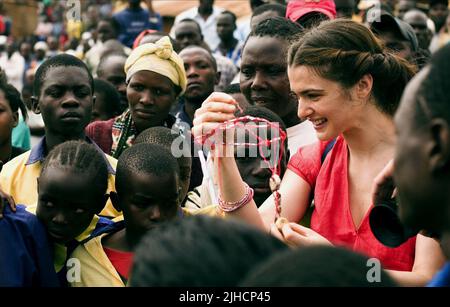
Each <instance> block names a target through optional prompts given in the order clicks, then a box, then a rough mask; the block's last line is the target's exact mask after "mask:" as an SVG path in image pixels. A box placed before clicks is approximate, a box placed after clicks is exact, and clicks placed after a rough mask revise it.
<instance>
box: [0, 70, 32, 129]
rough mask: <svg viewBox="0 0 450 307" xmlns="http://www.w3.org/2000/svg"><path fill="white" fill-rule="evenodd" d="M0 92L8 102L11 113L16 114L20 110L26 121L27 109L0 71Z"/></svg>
mask: <svg viewBox="0 0 450 307" xmlns="http://www.w3.org/2000/svg"><path fill="white" fill-rule="evenodd" d="M0 90H1V91H2V92H3V94H4V96H5V100H6V101H7V102H8V104H9V106H10V108H11V111H13V112H17V111H19V109H20V112H21V113H22V117H23V120H26V119H27V108H26V107H25V104H24V103H23V100H22V98H21V95H20V93H19V91H18V90H17V89H16V88H15V87H14V86H13V85H11V84H10V83H8V80H7V77H6V74H5V73H4V71H3V70H1V69H0Z"/></svg>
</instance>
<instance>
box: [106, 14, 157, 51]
mask: <svg viewBox="0 0 450 307" xmlns="http://www.w3.org/2000/svg"><path fill="white" fill-rule="evenodd" d="M114 19H115V20H116V21H117V22H118V23H119V25H120V31H119V37H118V39H119V41H120V42H121V43H122V44H124V45H125V46H127V47H129V48H131V47H132V46H133V43H134V40H135V39H136V37H137V36H138V35H139V33H141V32H142V31H144V30H147V29H153V30H157V31H161V29H162V18H161V16H160V15H159V14H157V13H155V15H154V16H151V17H150V14H149V12H148V11H147V10H144V9H140V10H130V9H125V10H123V11H121V12H119V13H117V14H115V15H114Z"/></svg>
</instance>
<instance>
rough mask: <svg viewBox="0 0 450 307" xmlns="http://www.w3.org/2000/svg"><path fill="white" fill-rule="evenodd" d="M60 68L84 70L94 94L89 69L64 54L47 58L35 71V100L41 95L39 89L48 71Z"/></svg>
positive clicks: (71, 56) (82, 63)
mask: <svg viewBox="0 0 450 307" xmlns="http://www.w3.org/2000/svg"><path fill="white" fill-rule="evenodd" d="M61 66H62V67H70V66H74V67H79V68H81V69H84V70H86V72H87V74H88V77H89V83H90V84H91V88H92V94H93V93H94V78H93V77H92V74H91V72H90V71H89V68H88V67H87V66H86V64H85V63H84V62H83V61H82V60H80V59H79V58H77V57H74V56H73V55H70V54H65V53H64V54H58V55H56V56H54V57H51V58H49V59H48V60H46V61H44V63H42V65H41V66H39V68H38V69H37V71H36V75H35V78H34V83H33V95H34V96H35V97H36V98H39V96H40V95H41V87H42V84H43V83H44V80H45V78H46V76H47V73H48V71H49V70H50V69H51V68H56V67H61Z"/></svg>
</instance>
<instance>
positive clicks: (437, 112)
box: [418, 45, 450, 123]
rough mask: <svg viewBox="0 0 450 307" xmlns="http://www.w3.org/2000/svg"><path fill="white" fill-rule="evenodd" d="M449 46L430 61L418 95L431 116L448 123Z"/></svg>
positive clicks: (449, 108) (449, 110)
mask: <svg viewBox="0 0 450 307" xmlns="http://www.w3.org/2000/svg"><path fill="white" fill-rule="evenodd" d="M449 57H450V45H447V46H445V47H442V48H441V49H440V50H438V51H437V52H436V53H435V54H434V55H433V57H432V58H431V61H430V65H429V68H430V71H429V72H428V75H427V77H426V78H425V79H424V80H423V81H422V84H421V85H420V87H419V91H418V95H419V97H422V98H423V100H424V101H425V103H426V104H427V107H428V109H429V111H430V113H431V116H438V117H441V118H444V119H445V120H446V121H447V122H448V123H450V104H449V100H448V89H449V88H450V61H449V60H448V59H449ZM422 112H423V111H422Z"/></svg>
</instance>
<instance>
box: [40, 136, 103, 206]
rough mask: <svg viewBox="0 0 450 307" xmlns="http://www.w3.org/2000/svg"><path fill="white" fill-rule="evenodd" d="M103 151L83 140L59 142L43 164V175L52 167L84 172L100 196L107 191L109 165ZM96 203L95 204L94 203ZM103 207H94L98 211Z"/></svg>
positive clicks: (84, 175) (87, 181) (88, 182)
mask: <svg viewBox="0 0 450 307" xmlns="http://www.w3.org/2000/svg"><path fill="white" fill-rule="evenodd" d="M107 163H108V162H107V161H106V158H105V156H104V155H103V153H101V151H100V150H99V149H97V148H96V147H95V146H94V145H92V144H88V143H86V142H83V141H67V142H64V143H62V144H59V145H58V146H56V147H55V148H53V149H52V151H50V153H49V154H48V156H47V157H46V158H45V161H44V164H43V165H42V170H41V175H40V176H45V174H46V173H47V171H48V170H49V169H50V168H60V169H61V168H66V169H70V171H72V172H76V173H79V174H83V177H84V178H86V184H89V185H92V186H93V187H94V188H95V189H96V191H98V193H99V197H100V196H103V195H105V194H106V192H107V188H108V166H107ZM93 205H94V204H93ZM99 205H101V207H99V208H93V209H95V211H96V212H97V213H98V212H100V211H102V210H103V206H104V205H105V204H104V203H101V202H100V203H99Z"/></svg>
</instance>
